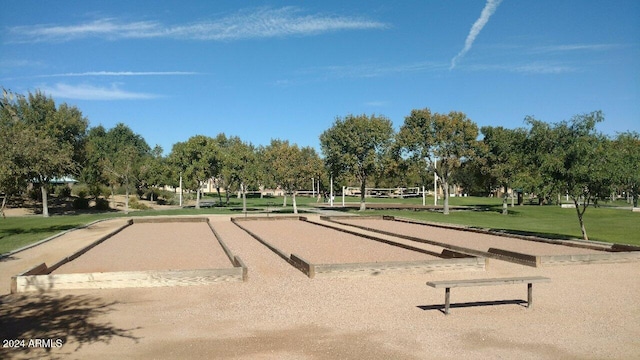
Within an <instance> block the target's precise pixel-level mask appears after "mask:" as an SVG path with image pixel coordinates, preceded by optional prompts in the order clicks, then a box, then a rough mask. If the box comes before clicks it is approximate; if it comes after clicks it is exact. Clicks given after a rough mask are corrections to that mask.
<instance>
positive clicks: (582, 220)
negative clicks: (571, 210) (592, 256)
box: [573, 198, 589, 240]
mask: <svg viewBox="0 0 640 360" xmlns="http://www.w3.org/2000/svg"><path fill="white" fill-rule="evenodd" d="M573 204H574V205H575V206H576V213H577V214H578V222H580V231H582V238H583V239H584V240H589V237H588V236H587V229H586V228H585V227H584V219H583V217H582V216H583V215H584V211H585V210H586V209H587V203H586V201H585V203H584V204H583V206H582V211H581V210H580V205H579V204H578V199H577V198H573Z"/></svg>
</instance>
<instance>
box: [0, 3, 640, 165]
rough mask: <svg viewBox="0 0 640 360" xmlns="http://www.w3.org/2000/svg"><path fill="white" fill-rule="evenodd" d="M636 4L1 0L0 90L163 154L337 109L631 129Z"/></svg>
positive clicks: (638, 114)
mask: <svg viewBox="0 0 640 360" xmlns="http://www.w3.org/2000/svg"><path fill="white" fill-rule="evenodd" d="M638 19H640V2H639V1H636V0H631V1H621V0H620V1H617V0H613V1H610V0H602V1H588V0H579V1H570V0H566V1H565V0H562V1H547V0H536V1H520V0H504V1H497V0H495V1H494V0H490V1H486V0H476V1H472V0H449V1H445V0H442V1H435V0H433V1H427V0H424V1H398V2H390V1H375V0H373V1H366V2H364V1H363V2H360V1H314V2H311V1H265V2H249V1H246V2H239V1H199V2H198V1H180V2H179V1H131V0H127V1H31V0H20V1H14V0H3V4H2V11H1V12H0V27H1V32H0V86H2V87H4V88H6V89H10V90H12V91H14V92H18V93H26V92H28V91H32V92H33V91H35V90H38V89H39V90H42V91H44V92H45V93H47V94H48V95H51V96H52V97H53V98H54V99H55V100H56V103H62V102H66V103H68V104H71V105H75V106H77V107H78V108H79V109H80V110H81V111H82V112H83V114H84V115H85V116H86V117H87V118H88V119H89V121H90V124H91V125H92V126H96V125H99V124H102V125H103V126H105V127H107V128H110V127H112V126H114V125H115V124H116V123H118V122H123V123H125V124H127V125H128V126H130V127H131V128H132V129H133V130H134V131H135V132H137V133H139V134H141V135H142V136H144V138H145V139H146V140H147V142H148V143H149V145H151V146H153V145H155V144H159V145H161V146H162V147H163V148H164V149H165V152H167V153H168V152H169V151H170V150H171V146H172V145H173V144H174V143H176V142H178V141H185V140H187V139H188V138H189V137H190V136H192V135H196V134H204V135H209V136H215V135H216V134H218V133H220V132H224V133H226V134H227V135H237V136H240V137H241V138H242V139H243V140H245V141H249V142H252V143H253V144H255V145H266V144H268V143H269V141H270V139H272V138H280V139H288V140H290V141H292V142H295V143H297V144H299V145H303V146H306V145H309V146H313V147H316V148H319V145H318V143H319V140H318V137H319V135H320V134H321V133H322V132H323V131H324V130H326V129H327V128H329V127H330V126H331V125H332V123H333V121H334V120H335V118H336V117H337V116H341V117H342V116H345V115H347V114H350V113H352V114H362V113H366V114H369V115H370V114H374V113H375V114H377V115H384V116H387V117H388V118H390V119H391V120H392V121H393V123H394V126H395V127H396V128H399V127H400V126H401V125H402V122H403V121H404V117H405V116H407V115H408V114H409V113H410V112H411V110H412V109H421V108H425V107H428V108H430V109H431V110H432V111H435V112H449V111H451V110H456V111H462V112H464V113H466V114H467V116H468V117H469V118H470V119H472V120H473V121H474V122H476V123H477V124H478V125H479V126H484V125H493V126H505V127H510V128H513V127H519V126H524V123H523V119H524V118H525V116H527V115H532V116H535V117H536V118H537V119H539V120H543V121H547V122H558V121H562V120H568V119H570V118H571V117H572V116H573V115H575V114H580V113H586V112H591V111H594V110H602V111H603V112H604V114H605V119H606V120H605V122H604V123H601V124H599V129H600V130H601V131H603V132H605V133H607V134H610V135H615V133H616V132H621V131H626V130H635V131H640V21H639V20H638Z"/></svg>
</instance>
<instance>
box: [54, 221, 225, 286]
mask: <svg viewBox="0 0 640 360" xmlns="http://www.w3.org/2000/svg"><path fill="white" fill-rule="evenodd" d="M232 267H233V264H231V261H230V260H229V258H228V257H227V256H226V255H225V253H224V251H223V250H222V247H221V246H220V244H218V241H217V240H216V238H215V236H214V235H213V233H212V232H211V229H209V226H208V225H207V224H206V223H204V222H202V223H178V222H176V223H141V224H133V225H131V226H129V227H127V228H125V229H124V230H122V231H121V232H119V233H117V234H116V235H114V236H112V237H111V238H109V239H107V240H106V241H104V242H102V243H100V244H99V245H98V246H96V247H94V248H93V249H91V250H89V251H87V252H86V253H85V254H83V255H82V256H80V257H79V258H77V259H75V260H73V261H70V262H68V263H66V264H64V265H62V266H61V267H59V268H58V269H56V271H54V272H53V273H54V274H74V273H93V272H111V271H143V270H186V269H221V268H232Z"/></svg>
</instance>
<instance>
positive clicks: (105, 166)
mask: <svg viewBox="0 0 640 360" xmlns="http://www.w3.org/2000/svg"><path fill="white" fill-rule="evenodd" d="M149 157H151V149H150V147H149V145H147V142H146V141H145V140H144V138H143V137H142V136H141V135H139V134H136V133H134V132H133V130H131V128H129V127H128V126H127V125H125V124H123V123H118V124H116V126H114V127H113V128H111V129H109V130H108V131H106V130H105V129H104V128H103V127H102V126H98V127H95V128H92V129H90V130H89V135H88V137H87V142H86V150H85V158H86V166H85V169H84V171H83V175H82V176H83V179H84V180H85V181H86V182H87V184H89V186H90V187H92V188H93V189H94V190H92V191H93V192H94V195H95V196H96V197H97V196H98V194H99V191H98V189H99V187H100V185H101V184H104V185H108V186H109V188H110V189H111V200H112V202H113V204H112V207H113V208H114V209H115V188H116V187H117V186H123V187H124V188H125V212H128V211H129V193H130V191H131V187H132V185H133V186H135V187H136V188H139V187H140V186H142V185H143V184H145V183H146V181H145V179H143V176H142V175H144V174H143V171H144V170H145V168H144V166H143V164H145V162H146V161H147V160H148V158H149Z"/></svg>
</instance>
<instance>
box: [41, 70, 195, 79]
mask: <svg viewBox="0 0 640 360" xmlns="http://www.w3.org/2000/svg"><path fill="white" fill-rule="evenodd" d="M183 75H198V73H197V72H192V71H87V72H80V73H61V74H50V75H38V76H35V77H41V78H43V77H83V76H183Z"/></svg>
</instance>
